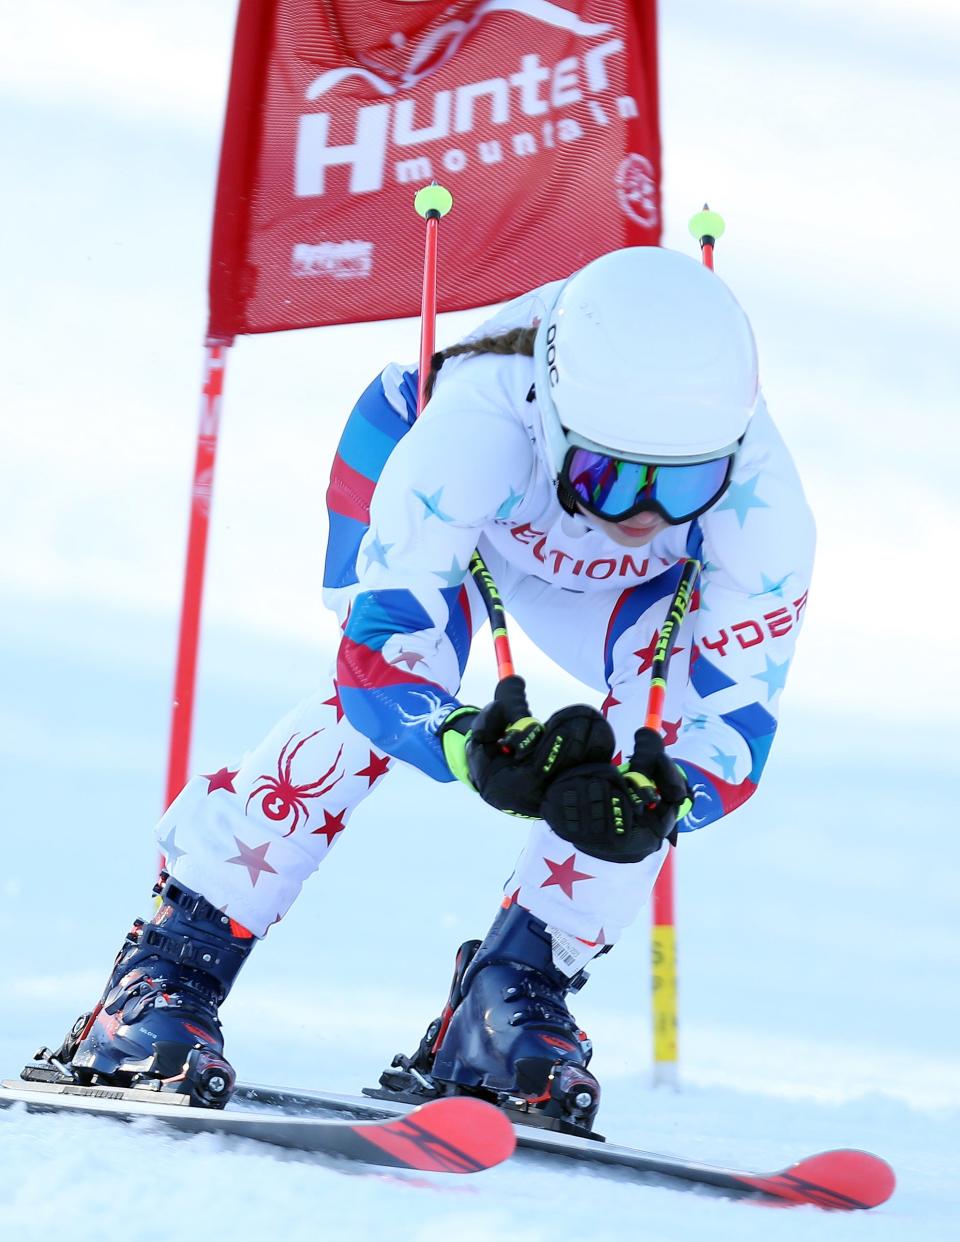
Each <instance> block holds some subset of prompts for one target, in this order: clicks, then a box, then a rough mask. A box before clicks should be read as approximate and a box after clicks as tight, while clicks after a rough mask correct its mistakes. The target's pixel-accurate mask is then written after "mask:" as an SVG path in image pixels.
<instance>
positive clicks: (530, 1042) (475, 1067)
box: [369, 903, 600, 1134]
mask: <svg viewBox="0 0 960 1242" xmlns="http://www.w3.org/2000/svg"><path fill="white" fill-rule="evenodd" d="M586 979H587V975H586V972H585V971H583V970H580V971H578V972H577V974H575V975H574V976H573V977H572V978H571V977H568V976H567V975H566V974H565V973H564V972H563V971H562V970H560V969H559V968H558V967H557V965H556V964H555V962H554V953H553V941H552V937H551V934H550V932H549V931H548V930H547V927H546V925H545V924H544V923H543V922H542V921H541V920H540V919H538V918H537V917H536V916H535V915H533V914H531V913H530V911H529V910H525V909H524V908H523V907H522V906H518V905H516V904H513V903H512V904H510V905H508V906H507V907H505V908H504V909H502V910H501V911H500V913H499V915H498V916H497V918H496V920H495V921H494V924H493V926H492V927H491V928H490V931H489V932H488V933H487V936H486V939H485V940H483V941H482V942H479V941H476V940H474V941H467V942H466V943H465V944H464V945H462V946H461V947H460V951H459V953H458V954H457V967H456V970H455V972H454V978H453V985H452V987H451V991H450V996H449V998H448V1001H447V1004H446V1006H445V1008H444V1011H443V1014H442V1015H441V1017H440V1018H438V1019H436V1020H435V1021H434V1022H432V1023H431V1024H430V1026H429V1027H428V1029H427V1033H426V1035H425V1036H424V1038H423V1040H422V1041H421V1044H420V1047H419V1048H418V1049H417V1051H416V1052H415V1053H414V1055H413V1056H412V1057H405V1056H398V1057H395V1058H394V1061H393V1065H392V1066H391V1068H390V1069H388V1070H386V1071H384V1074H383V1076H382V1077H381V1079H380V1083H381V1086H382V1088H383V1091H381V1092H370V1093H369V1094H378V1095H382V1096H386V1097H388V1098H391V1097H393V1098H396V1097H398V1096H402V1097H403V1098H405V1099H413V1098H419V1099H420V1100H422V1099H423V1098H424V1097H430V1096H435V1095H440V1094H449V1093H456V1094H471V1095H480V1096H482V1097H484V1098H486V1099H490V1100H492V1101H493V1102H494V1103H497V1104H499V1105H502V1106H504V1107H508V1108H513V1109H518V1110H520V1112H521V1113H522V1114H524V1116H523V1117H522V1118H518V1120H526V1121H529V1122H531V1123H533V1124H537V1125H543V1126H547V1127H549V1128H552V1129H558V1130H566V1131H568V1132H571V1133H581V1134H582V1133H584V1132H587V1131H589V1130H590V1129H591V1128H592V1125H593V1120H594V1118H595V1116H596V1113H597V1109H598V1107H599V1104H600V1084H599V1083H598V1082H597V1080H596V1079H595V1078H594V1076H593V1075H592V1074H591V1073H590V1072H589V1070H588V1069H587V1065H588V1063H589V1061H590V1054H591V1051H592V1048H591V1044H590V1041H589V1040H588V1039H587V1037H586V1035H585V1034H584V1033H583V1031H581V1030H580V1029H579V1027H578V1026H577V1023H576V1021H575V1020H574V1018H573V1016H572V1015H571V1013H570V1010H569V1009H568V1008H567V1003H566V996H567V994H568V993H569V992H575V991H579V989H580V988H581V987H582V986H583V984H584V983H585V982H586Z"/></svg>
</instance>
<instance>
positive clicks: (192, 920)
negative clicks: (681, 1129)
mask: <svg viewBox="0 0 960 1242" xmlns="http://www.w3.org/2000/svg"><path fill="white" fill-rule="evenodd" d="M158 890H159V891H158V896H159V898H160V908H159V909H158V910H157V912H156V914H155V915H154V916H153V919H151V921H150V922H149V923H144V924H143V926H142V927H141V928H140V932H139V936H138V938H137V948H138V953H137V956H138V957H140V956H141V955H143V956H146V955H149V956H151V957H159V958H162V959H163V960H164V961H168V962H175V963H176V964H177V965H179V966H185V967H189V968H191V969H193V970H199V971H202V972H203V974H205V975H209V976H210V977H211V978H213V979H214V980H216V982H217V983H219V984H220V985H221V986H222V987H223V988H224V989H228V988H229V987H230V985H231V984H232V983H233V981H234V979H235V978H236V976H237V972H238V971H239V970H240V967H241V966H242V965H243V963H244V962H245V961H246V959H247V955H248V954H249V952H250V950H251V948H252V947H253V945H254V944H255V943H256V940H255V937H253V936H237V935H235V933H234V930H233V928H234V926H235V924H233V922H232V921H231V919H230V917H229V915H227V914H224V913H223V911H222V910H218V909H217V908H216V906H213V905H211V904H210V902H209V901H207V900H206V899H205V898H204V897H201V896H200V895H199V893H194V892H192V891H191V890H190V889H189V888H185V887H184V886H183V885H182V884H180V883H178V882H177V881H176V880H174V879H172V878H170V877H166V878H164V877H161V882H160V884H159V885H158ZM130 964H132V963H130Z"/></svg>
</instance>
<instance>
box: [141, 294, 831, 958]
mask: <svg viewBox="0 0 960 1242" xmlns="http://www.w3.org/2000/svg"><path fill="white" fill-rule="evenodd" d="M549 293H550V287H546V288H545V289H541V290H538V291H536V292H535V293H534V294H531V295H529V296H528V297H526V298H522V299H518V300H517V301H515V302H513V303H510V304H509V305H508V306H507V307H506V308H505V309H504V310H503V311H501V312H500V314H499V315H498V316H497V317H496V318H495V319H494V320H492V321H490V322H488V323H487V324H485V325H484V327H483V329H481V332H483V333H486V332H490V331H494V332H496V331H502V330H504V329H506V328H509V327H512V326H515V325H525V324H530V323H532V322H534V320H535V316H537V315H538V314H539V313H540V311H541V309H542V306H543V302H544V300H545V299H546V298H547V297H548V296H549ZM478 335H479V333H478ZM416 389H417V375H416V372H415V370H413V369H412V368H411V369H407V370H404V369H403V368H401V367H399V366H389V367H387V369H386V370H385V371H384V372H383V373H382V375H381V376H379V377H378V378H377V379H376V380H374V382H373V383H372V384H371V385H370V387H369V388H368V389H367V390H366V392H365V393H364V394H363V396H362V397H361V398H360V400H359V402H358V403H357V406H356V407H355V409H354V411H353V413H352V415H351V417H350V419H349V421H348V423H347V426H346V428H345V430H344V433H343V437H342V439H341V442H340V445H339V448H338V452H337V456H336V459H335V462H334V467H333V473H332V478H331V483H330V488H329V491H328V493H327V500H328V509H329V513H330V538H329V543H328V548H327V558H326V570H325V598H326V600H327V602H328V603H329V605H330V607H331V608H332V609H334V610H335V611H336V613H337V615H338V617H339V619H340V623H341V628H342V639H341V643H340V648H339V652H338V656H337V665H336V672H335V675H334V678H333V679H332V680H331V682H329V683H327V684H325V685H323V686H322V687H321V688H320V689H318V690H317V691H316V693H314V694H313V695H312V696H311V697H310V698H308V699H307V700H306V701H305V702H304V703H302V704H301V705H300V706H299V707H298V708H296V710H295V711H294V712H292V713H291V715H289V716H288V717H287V718H286V719H285V720H283V721H282V722H281V723H280V724H279V725H278V726H277V727H276V728H275V729H274V730H273V732H272V733H270V735H269V736H268V737H267V738H266V739H265V740H264V741H263V742H262V743H261V744H260V745H259V746H258V747H256V749H254V750H253V751H251V752H250V753H249V754H247V755H246V756H245V757H244V758H243V759H242V760H241V761H240V762H238V763H235V764H229V763H228V764H224V766H223V767H222V768H220V769H219V770H218V771H216V772H212V773H208V774H206V775H202V776H196V777H194V778H193V779H192V780H191V781H190V782H189V783H188V784H187V785H186V787H185V788H184V790H183V792H182V793H181V794H180V796H179V797H178V798H177V799H176V800H175V802H174V803H173V804H172V806H171V807H170V809H169V810H168V812H167V813H166V815H165V816H164V817H163V819H162V820H161V822H160V825H159V828H158V832H157V835H158V840H159V842H160V846H161V849H162V850H163V852H164V855H165V857H166V859H167V867H168V870H169V871H170V872H171V874H172V875H174V876H175V877H176V878H177V879H178V880H179V881H180V882H181V883H183V884H185V885H187V886H188V887H189V888H191V889H193V890H194V891H196V892H199V893H202V894H203V895H204V896H205V897H206V898H207V900H208V901H210V902H212V903H213V904H214V905H215V906H218V907H220V908H221V909H223V910H225V911H226V912H227V913H228V914H229V915H230V916H231V918H233V919H234V920H235V921H236V922H237V923H240V924H242V925H243V926H244V927H246V928H248V929H249V930H250V931H251V932H253V933H254V934H255V935H256V936H263V935H265V934H266V931H267V929H268V928H269V927H270V926H271V925H272V924H273V923H276V922H278V921H279V920H280V919H281V918H282V917H283V915H284V914H285V913H286V911H287V910H288V909H289V907H290V905H291V904H292V902H293V901H294V899H295V898H296V896H297V894H298V893H299V891H300V888H301V886H302V884H303V882H304V880H305V879H306V878H307V877H308V876H309V875H310V874H311V873H312V872H313V871H314V870H315V869H316V867H317V866H318V865H319V863H320V862H321V861H322V860H323V859H324V857H325V856H326V854H327V852H328V851H329V850H330V848H331V847H332V846H333V845H334V844H335V842H336V841H337V839H338V838H339V836H340V833H341V832H342V831H343V830H344V829H345V827H346V825H347V823H348V821H349V818H350V816H351V814H352V812H353V810H354V809H355V807H356V806H357V804H358V803H359V802H360V801H361V799H362V798H363V797H364V796H365V795H366V794H367V793H368V792H369V791H370V790H371V789H372V788H373V787H374V785H376V784H377V783H378V782H379V781H380V780H381V779H382V778H383V777H384V776H385V774H386V773H387V771H388V769H389V768H390V767H391V766H392V764H394V763H396V762H402V763H407V764H412V765H413V766H414V767H416V768H419V769H420V770H421V771H422V772H423V773H425V774H426V776H427V777H429V778H432V779H433V780H438V781H449V780H452V779H453V777H452V775H451V773H450V771H449V770H448V768H447V765H446V763H445V762H444V758H443V753H442V750H441V746H440V742H439V740H438V737H437V730H438V728H439V726H440V725H441V724H442V722H443V720H444V719H445V717H446V716H447V715H448V714H449V712H450V711H452V710H453V709H454V708H455V707H457V706H459V701H458V699H457V698H456V694H457V690H458V687H459V685H460V680H461V675H462V672H463V669H464V666H465V664H466V660H467V656H468V653H469V649H470V642H471V638H472V635H473V633H474V631H475V630H477V629H479V628H482V626H483V625H484V623H485V621H486V614H485V611H484V608H483V604H482V602H481V600H480V597H479V595H478V594H477V591H476V588H475V586H474V584H473V582H472V580H471V578H470V576H469V574H468V573H467V565H468V562H469V560H470V557H471V554H472V553H473V551H474V549H475V548H477V549H479V551H480V553H481V554H482V556H483V558H484V560H485V561H486V563H487V566H488V567H489V569H490V571H491V573H492V575H493V578H494V580H495V581H496V583H497V586H498V588H499V590H500V593H501V595H502V596H503V600H504V603H505V605H506V607H507V611H508V613H509V614H510V615H511V616H512V617H513V618H515V620H516V621H517V623H518V624H519V625H520V626H521V627H522V628H523V629H524V631H525V632H526V633H527V634H528V635H529V636H530V638H531V639H532V640H533V641H534V642H535V643H537V645H538V646H539V647H540V648H541V649H542V650H543V651H544V652H545V653H546V654H548V655H549V656H550V657H551V658H552V659H553V660H555V661H556V663H557V664H558V665H560V666H561V667H562V668H564V669H566V670H567V671H568V672H569V673H571V674H573V675H574V676H575V677H577V678H579V679H580V681H582V682H583V683H584V684H585V685H586V686H588V687H590V688H591V689H592V690H594V691H596V692H597V699H596V702H597V703H598V704H600V703H601V701H602V710H603V711H604V712H605V714H606V715H607V717H608V719H609V721H610V723H611V725H612V726H613V729H614V731H615V734H616V737H617V742H618V746H619V747H620V751H621V753H622V756H623V757H624V758H627V757H629V755H630V753H631V751H632V749H633V735H634V732H635V730H636V729H637V728H639V727H640V726H641V725H642V724H643V720H644V715H645V707H646V700H647V694H648V690H649V670H650V666H651V661H652V658H653V652H654V648H655V646H656V642H657V638H658V633H659V627H660V625H661V624H662V623H663V620H664V617H665V615H666V612H667V609H668V607H669V604H670V601H671V599H672V596H673V591H674V588H675V586H676V583H677V579H678V577H679V574H680V570H681V567H682V562H683V560H684V558H686V557H688V556H696V557H698V558H700V559H702V561H703V572H702V575H701V579H700V584H699V588H698V590H697V592H696V595H695V598H694V601H693V607H692V609H691V611H690V613H689V615H688V617H687V619H686V620H685V621H684V624H683V625H682V627H681V628H680V631H679V636H678V638H677V645H676V647H675V649H674V655H673V659H672V662H671V665H670V676H669V678H668V693H667V701H666V710H665V713H664V731H665V735H666V742H667V749H668V752H669V754H670V755H671V756H672V757H673V758H674V759H675V760H676V761H677V762H678V763H680V764H681V766H682V767H683V769H684V771H685V773H686V775H687V778H688V780H689V783H690V785H691V788H692V790H693V794H694V802H693V808H692V810H691V811H690V813H689V814H688V815H687V817H686V818H685V820H683V821H681V823H680V825H679V827H680V830H681V831H682V832H684V831H691V830H694V829H698V828H701V827H703V826H704V825H706V824H710V823H712V822H713V821H715V820H717V819H720V818H721V817H722V816H724V815H726V814H728V813H729V812H730V811H732V810H734V809H735V808H736V807H737V806H739V805H740V804H741V803H742V802H744V801H745V800H746V799H747V798H749V797H750V795H751V794H752V793H753V791H754V789H755V788H756V786H757V782H758V781H759V779H760V774H761V772H762V770H763V766H764V763H765V761H766V758H767V754H768V752H769V749H770V745H771V743H772V741H773V737H774V733H775V731H776V727H777V713H778V707H779V702H780V694H781V691H782V690H783V686H784V682H785V680H786V675H787V671H788V669H789V666H790V660H791V657H792V655H793V650H794V643H795V641H796V637H797V634H798V632H799V629H800V625H801V621H802V618H803V610H804V605H805V603H806V599H807V587H808V582H809V576H810V571H811V566H812V559H813V544H814V532H813V523H812V519H811V516H810V513H809V510H808V508H807V505H806V502H805V500H804V496H803V492H802V489H801V486H800V482H799V480H798V478H797V474H796V471H795V469H794V466H793V464H792V461H791V459H790V456H789V454H788V452H787V450H786V448H785V446H784V444H783V442H782V441H781V439H780V437H779V435H778V433H777V431H776V429H775V427H774V425H773V423H772V422H771V420H770V417H769V415H768V413H767V411H766V408H765V406H764V405H763V402H762V401H761V403H760V406H759V408H758V410H757V412H756V414H755V416H754V418H753V420H752V421H751V423H750V426H749V429H748V431H747V434H746V436H745V438H744V441H743V444H742V446H741V448H740V450H739V452H738V454H737V459H736V464H735V469H734V473H733V476H732V481H731V483H730V486H729V488H728V489H727V491H726V492H725V493H724V495H723V497H722V498H721V500H720V501H719V502H718V503H717V504H715V505H714V506H713V507H712V508H711V509H710V510H708V511H707V512H706V513H705V514H703V515H702V516H701V517H700V518H698V519H696V520H695V521H693V522H688V523H686V524H684V525H682V526H671V527H669V528H667V529H666V530H665V531H664V532H663V533H662V534H659V535H657V536H656V537H655V538H654V539H653V541H652V542H651V543H650V544H649V545H648V546H645V547H641V548H625V547H622V546H620V545H618V544H615V543H613V542H612V541H611V540H610V539H609V538H608V537H607V536H606V535H604V534H603V533H602V532H601V531H600V530H597V529H594V528H592V527H591V525H590V522H589V519H588V518H585V517H579V516H576V517H571V516H570V515H568V514H567V513H565V512H564V511H563V509H561V507H560V505H559V502H558V500H557V497H556V492H555V488H554V484H553V481H552V479H551V477H550V473H549V470H548V468H547V466H546V463H545V460H544V459H543V457H542V456H541V450H540V447H539V445H540V443H541V442H542V431H541V427H540V413H539V407H538V405H537V399H536V394H535V391H534V388H533V361H532V359H530V358H527V357H520V356H508V357H502V356H492V355H479V356H467V357H465V358H457V359H451V360H448V361H447V363H446V364H445V365H444V367H443V369H442V370H441V372H440V373H439V376H438V379H437V383H436V387H435V391H434V395H433V398H432V400H431V401H430V402H429V404H428V405H427V407H426V409H425V410H424V412H423V414H422V416H421V417H420V418H419V419H417V420H415V419H414V414H415V406H416ZM491 691H492V687H491ZM586 697H588V696H586ZM481 706H482V704H481ZM533 706H534V707H535V704H534V705H533ZM467 796H470V795H468V793H467V791H466V790H464V797H467ZM667 848H668V847H666V846H665V847H664V848H662V849H661V850H660V851H659V853H657V854H654V855H652V856H651V857H650V858H647V859H645V860H644V861H642V862H637V863H611V862H604V861H601V860H599V859H596V858H593V857H591V856H590V855H588V854H584V853H582V852H581V851H579V850H577V849H575V848H574V847H573V846H572V845H571V844H569V843H568V842H566V841H564V840H561V839H560V838H559V837H557V836H556V835H555V834H554V833H553V832H552V831H551V830H550V828H549V827H548V826H547V825H546V824H545V823H543V822H542V821H530V827H529V832H528V837H527V842H526V846H525V848H524V849H523V851H522V853H521V855H520V858H519V860H518V862H517V865H516V867H515V868H514V871H513V873H512V874H511V876H510V877H509V879H508V880H507V883H506V887H505V891H506V893H507V894H508V896H510V897H513V898H515V900H516V901H518V902H519V903H520V904H521V905H522V906H524V907H526V908H527V909H529V910H530V911H532V913H534V914H535V915H536V916H537V917H539V918H541V919H542V920H544V922H546V923H547V924H549V925H550V926H551V927H552V928H555V929H558V930H560V931H562V932H565V933H567V934H568V935H569V936H572V937H577V938H579V940H580V941H581V942H588V943H589V944H591V945H602V944H612V943H614V942H615V941H616V940H617V938H618V937H619V936H620V933H621V931H622V930H623V928H624V927H625V926H626V925H627V924H629V923H630V922H631V921H632V920H633V919H634V918H635V917H636V915H637V913H638V911H639V909H640V907H641V906H642V905H643V903H644V902H645V901H646V900H647V898H648V896H649V893H650V890H651V888H652V885H653V882H654V880H655V879H656V875H657V872H658V870H659V868H660V865H661V863H662V861H663V858H664V857H665V856H666V852H667Z"/></svg>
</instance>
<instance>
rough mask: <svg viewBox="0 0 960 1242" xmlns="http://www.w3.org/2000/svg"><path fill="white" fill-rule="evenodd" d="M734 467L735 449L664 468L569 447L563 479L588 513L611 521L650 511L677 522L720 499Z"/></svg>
mask: <svg viewBox="0 0 960 1242" xmlns="http://www.w3.org/2000/svg"><path fill="white" fill-rule="evenodd" d="M732 470H733V454H732V453H730V454H729V455H728V456H726V457H717V458H715V459H714V460H713V461H698V462H692V463H691V464H689V465H679V466H661V465H651V464H646V463H644V462H639V461H624V460H623V459H622V458H619V457H610V456H608V455H607V454H606V453H598V452H596V451H594V450H593V449H586V448H571V449H570V450H569V452H568V453H567V455H566V457H565V458H564V462H563V471H562V473H561V479H562V481H563V482H564V483H565V484H566V485H567V487H569V489H570V491H571V492H572V494H573V496H574V497H575V499H576V500H577V502H578V503H579V504H581V505H582V506H583V508H584V509H586V510H587V512H588V513H592V514H594V515H595V516H596V517H600V518H605V519H606V520H607V521H608V522H622V521H624V520H625V519H626V518H630V517H633V516H634V515H635V514H637V513H642V512H645V511H646V512H649V513H659V514H660V516H661V517H663V518H666V520H667V521H668V522H670V523H672V524H673V525H679V524H680V523H681V522H690V521H692V520H693V519H694V518H695V517H699V515H700V514H701V513H703V512H704V511H705V510H706V509H709V508H710V506H711V505H712V504H714V503H715V502H716V501H718V500H719V499H720V497H721V496H722V495H723V493H724V491H725V490H726V487H727V484H728V483H729V481H730V474H731V471H732Z"/></svg>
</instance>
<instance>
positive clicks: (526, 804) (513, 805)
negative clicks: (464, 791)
mask: <svg viewBox="0 0 960 1242" xmlns="http://www.w3.org/2000/svg"><path fill="white" fill-rule="evenodd" d="M440 740H441V743H442V745H443V753H444V756H445V758H446V760H447V765H448V767H449V768H450V771H451V772H452V773H453V774H454V776H456V777H458V779H460V780H462V781H464V782H465V783H466V784H468V785H470V786H471V788H473V789H476V791H477V792H478V793H479V794H480V797H481V798H483V800H484V802H488V803H489V804H490V806H493V807H496V808H497V810H498V811H506V812H507V814H509V815H524V816H528V817H529V818H531V819H539V818H540V804H541V802H542V801H543V796H544V793H545V792H546V789H547V786H548V784H549V783H550V781H551V780H553V779H555V778H556V776H557V775H558V774H559V773H562V772H566V771H568V770H570V769H571V768H575V767H578V766H579V765H582V764H584V763H603V762H606V763H609V762H610V758H611V756H612V755H613V750H614V745H615V742H614V737H613V730H612V729H611V728H610V726H609V725H608V724H607V722H606V720H604V718H603V716H601V715H600V713H599V712H598V711H597V710H596V709H595V708H593V707H587V706H586V705H584V704H581V705H578V706H575V707H564V708H561V710H560V711H558V712H554V714H553V715H552V716H551V717H550V719H549V720H548V721H547V722H546V724H541V723H540V721H539V720H535V719H534V718H533V717H532V716H531V715H530V707H529V705H528V703H527V696H526V688H525V684H524V680H523V678H522V677H516V676H513V677H505V678H504V679H503V681H501V682H500V683H499V684H498V686H497V689H496V692H495V694H494V697H493V701H492V702H491V703H488V704H487V706H486V707H485V708H483V710H482V711H480V710H478V709H477V708H475V707H461V708H459V709H458V710H457V711H455V712H452V713H451V714H450V715H449V716H448V717H447V719H446V720H445V721H444V722H443V725H442V726H441V728H440Z"/></svg>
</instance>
